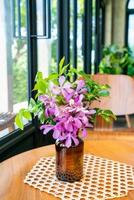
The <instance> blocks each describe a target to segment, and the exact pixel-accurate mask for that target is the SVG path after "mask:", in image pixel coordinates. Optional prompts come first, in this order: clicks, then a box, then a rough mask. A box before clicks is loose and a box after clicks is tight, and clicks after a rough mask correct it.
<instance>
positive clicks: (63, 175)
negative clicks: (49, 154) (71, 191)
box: [55, 138, 84, 182]
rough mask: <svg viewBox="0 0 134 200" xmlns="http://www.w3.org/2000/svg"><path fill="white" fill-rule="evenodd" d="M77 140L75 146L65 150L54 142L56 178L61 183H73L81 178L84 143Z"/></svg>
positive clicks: (62, 145) (60, 144) (61, 145)
mask: <svg viewBox="0 0 134 200" xmlns="http://www.w3.org/2000/svg"><path fill="white" fill-rule="evenodd" d="M78 139H79V144H78V145H77V146H75V145H72V146H71V147H69V148H67V147H65V145H64V144H63V143H60V142H58V141H56V143H55V149H56V176H57V178H58V179H59V180H61V181H67V182H74V181H79V180H80V179H81V178H82V177H83V155H84V142H83V140H82V139H80V138H78Z"/></svg>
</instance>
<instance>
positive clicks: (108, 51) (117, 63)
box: [99, 45, 134, 76]
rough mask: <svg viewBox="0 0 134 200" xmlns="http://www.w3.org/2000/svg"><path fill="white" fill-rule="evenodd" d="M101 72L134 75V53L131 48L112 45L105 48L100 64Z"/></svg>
mask: <svg viewBox="0 0 134 200" xmlns="http://www.w3.org/2000/svg"><path fill="white" fill-rule="evenodd" d="M99 72H100V73H101V74H126V75H129V76H134V55H133V53H132V51H131V50H130V49H127V48H124V47H119V46H117V45H110V46H107V47H105V48H104V49H103V57H102V60H101V62H100V65H99Z"/></svg>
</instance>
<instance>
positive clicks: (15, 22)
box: [0, 0, 28, 137]
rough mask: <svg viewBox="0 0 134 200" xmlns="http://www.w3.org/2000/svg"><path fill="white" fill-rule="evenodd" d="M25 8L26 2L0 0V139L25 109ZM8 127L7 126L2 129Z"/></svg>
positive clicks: (26, 77) (11, 128)
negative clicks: (16, 114) (18, 114)
mask: <svg viewBox="0 0 134 200" xmlns="http://www.w3.org/2000/svg"><path fill="white" fill-rule="evenodd" d="M14 2H15V1H14ZM25 6H26V5H25V0H21V3H20V5H18V4H17V3H16V4H13V1H12V0H10V1H9V0H1V1H0V8H1V12H0V22H1V26H0V57H1V58H0V137H2V136H3V135H5V134H7V133H8V132H10V131H12V130H13V129H14V128H15V127H14V124H13V122H12V120H9V119H12V117H13V116H14V114H15V113H17V112H18V111H19V109H20V108H21V107H26V106H27V100H28V94H27V91H28V90H27V87H28V69H27V38H26V7H25ZM9 114H10V116H9ZM9 121H11V123H9ZM7 124H9V125H10V126H9V128H8V129H5V128H6V126H7Z"/></svg>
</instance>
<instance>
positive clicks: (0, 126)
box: [0, 112, 16, 132]
mask: <svg viewBox="0 0 134 200" xmlns="http://www.w3.org/2000/svg"><path fill="white" fill-rule="evenodd" d="M15 116H16V115H15V114H14V113H11V112H6V113H0V131H2V130H4V129H6V128H8V129H9V131H10V132H12V131H13V130H14V129H15V127H14V120H15Z"/></svg>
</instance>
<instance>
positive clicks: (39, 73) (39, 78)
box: [35, 72, 43, 82]
mask: <svg viewBox="0 0 134 200" xmlns="http://www.w3.org/2000/svg"><path fill="white" fill-rule="evenodd" d="M41 79H43V74H42V72H37V74H36V77H35V81H36V82H37V81H38V80H41Z"/></svg>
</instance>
